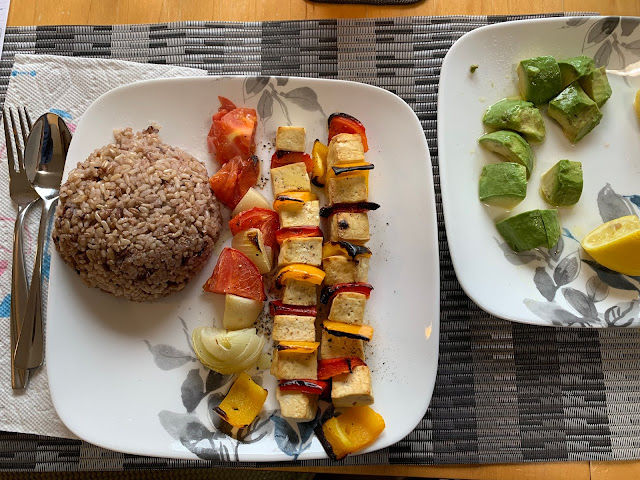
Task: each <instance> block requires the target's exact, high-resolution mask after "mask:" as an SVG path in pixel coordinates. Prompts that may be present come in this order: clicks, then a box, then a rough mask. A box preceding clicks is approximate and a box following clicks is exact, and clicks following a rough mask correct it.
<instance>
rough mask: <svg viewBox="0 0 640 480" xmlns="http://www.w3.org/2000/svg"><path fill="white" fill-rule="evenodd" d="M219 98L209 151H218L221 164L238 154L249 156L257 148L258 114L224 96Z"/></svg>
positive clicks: (209, 138)
mask: <svg viewBox="0 0 640 480" xmlns="http://www.w3.org/2000/svg"><path fill="white" fill-rule="evenodd" d="M218 99H219V100H220V104H221V105H220V108H219V110H218V112H217V113H216V114H215V115H214V116H213V119H212V120H213V123H212V125H211V129H210V130H209V134H208V135H207V145H208V147H209V151H210V152H214V151H215V152H216V160H217V161H218V163H219V164H220V165H224V164H225V163H227V162H228V161H229V160H231V159H232V158H234V157H236V156H238V155H240V157H242V158H249V157H250V156H251V155H253V152H255V150H256V142H255V135H256V125H257V124H258V114H257V113H256V111H255V109H253V108H237V107H236V106H235V105H234V104H233V102H231V101H230V100H228V99H226V98H224V97H218Z"/></svg>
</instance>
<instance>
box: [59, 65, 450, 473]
mask: <svg viewBox="0 0 640 480" xmlns="http://www.w3.org/2000/svg"><path fill="white" fill-rule="evenodd" d="M218 95H222V96H225V97H227V98H229V99H231V100H232V101H234V102H236V103H237V104H238V105H244V106H250V107H254V108H257V110H258V114H259V116H260V118H261V121H260V123H259V126H258V130H257V135H256V140H257V144H258V151H257V153H258V156H259V157H260V158H261V159H262V174H263V175H262V178H263V179H262V181H261V182H260V184H261V186H264V192H263V193H264V194H265V196H266V197H267V198H272V195H271V186H270V181H269V180H268V179H269V159H270V158H271V154H272V153H273V145H272V143H273V139H274V138H275V130H276V128H277V127H278V126H279V125H287V124H289V125H291V124H293V125H302V126H305V127H306V128H307V150H308V151H310V150H311V146H312V143H313V140H314V139H316V138H320V139H326V136H327V128H326V123H327V115H328V114H330V113H332V112H336V111H344V112H348V113H349V114H351V115H354V116H356V117H357V118H359V119H361V120H362V121H363V123H364V124H365V126H366V128H367V134H368V137H369V144H370V150H369V153H368V154H367V155H368V158H369V160H370V161H371V162H373V163H374V164H375V165H376V168H375V170H373V173H372V174H371V177H370V179H371V180H370V184H371V199H372V200H373V201H376V202H378V203H380V204H381V205H382V207H381V208H380V209H379V210H378V211H376V212H375V214H372V215H371V235H372V239H371V242H370V243H369V246H370V247H371V249H372V251H373V253H374V255H373V258H372V260H371V271H370V277H369V280H370V282H371V283H372V284H373V285H374V287H375V290H374V292H373V294H372V296H371V300H370V301H369V302H368V305H367V313H366V315H367V320H368V322H369V323H371V324H372V325H373V326H374V327H375V329H376V333H375V336H374V339H373V340H372V342H371V345H370V346H368V347H367V363H368V364H369V365H370V366H371V370H372V382H373V389H374V394H375V399H376V401H375V404H374V408H375V410H376V411H378V412H379V413H381V414H382V415H383V416H384V418H385V421H386V425H387V428H386V429H385V431H384V432H383V434H382V435H381V436H380V437H379V438H378V439H377V441H376V442H375V443H374V444H373V445H371V446H370V447H369V448H368V449H367V450H366V451H373V450H377V449H380V448H383V447H386V446H388V445H390V444H392V443H395V442H397V441H399V440H401V439H402V438H404V437H405V436H406V435H407V434H409V433H410V432H411V430H413V428H414V427H415V426H416V425H417V424H418V422H419V421H420V420H421V419H422V417H423V415H424V413H425V411H426V409H427V406H428V405H429V401H430V399H431V393H432V391H433V386H434V383H435V376H436V369H437V363H438V340H439V329H438V325H439V324H438V320H439V274H438V243H437V228H436V213H435V198H434V195H433V179H432V176H431V163H430V158H429V151H428V148H427V144H426V141H425V138H424V133H423V131H422V128H421V126H420V123H419V121H418V119H417V117H416V116H415V114H414V113H413V111H412V110H411V109H410V108H409V107H408V106H407V104H405V103H404V102H403V101H402V100H400V99H399V98H398V97H396V96H395V95H393V94H391V93H389V92H387V91H385V90H382V89H379V88H376V87H371V86H368V85H364V84H359V83H351V82H340V81H334V80H314V79H302V78H281V77H278V78H276V77H271V78H270V77H258V78H256V77H204V78H188V79H172V80H155V81H150V82H144V83H138V84H134V85H130V86H127V87H122V88H118V89H116V90H113V91H111V92H109V93H107V94H106V95H104V96H103V97H101V98H100V99H98V100H97V101H96V102H95V103H94V104H93V105H92V106H91V107H90V108H89V109H88V110H87V112H86V113H85V115H84V116H83V117H82V120H81V121H80V123H79V125H78V128H77V130H76V132H75V135H74V139H73V142H72V145H71V149H70V151H69V158H68V161H67V167H68V169H67V170H70V169H71V168H72V167H73V166H74V165H75V164H76V163H77V162H79V161H83V160H84V159H85V158H86V157H87V156H88V155H89V153H90V152H92V151H93V150H94V149H95V148H98V147H100V146H102V145H106V144H107V143H109V142H111V141H112V136H111V132H112V130H113V129H114V128H119V127H120V128H121V127H125V126H131V127H133V128H134V129H144V128H146V127H147V126H148V125H149V124H150V123H151V122H155V123H156V124H157V125H158V126H159V127H160V136H161V138H162V139H163V140H164V141H165V142H166V143H169V144H172V145H176V146H179V147H182V148H183V149H185V150H186V151H187V152H189V153H191V154H192V155H194V156H195V157H197V158H199V159H201V160H203V161H204V162H205V164H206V166H207V168H208V169H209V171H210V172H211V173H212V172H214V171H215V170H216V169H217V165H216V164H215V161H214V160H213V159H212V158H211V156H210V154H209V153H208V152H207V146H206V135H207V132H208V130H209V127H210V125H211V116H212V114H213V113H214V112H215V111H217V109H218V106H219V102H218V99H217V96H218ZM408 172H411V174H410V175H409V174H408ZM66 173H67V174H68V171H67V172H66ZM415 205H420V206H421V208H420V209H417V208H413V207H414V206H415ZM225 220H228V212H227V214H226V218H225ZM225 225H226V221H225ZM229 243H230V233H229V231H228V228H225V230H224V233H223V236H222V238H221V239H220V241H219V242H218V244H217V246H216V251H215V252H214V255H213V256H212V258H211V259H210V261H209V264H208V265H207V266H206V267H205V269H204V270H203V271H202V272H201V273H200V274H199V276H197V277H196V278H195V279H194V280H193V281H192V282H191V283H190V284H189V285H188V286H187V287H186V288H185V289H184V290H183V291H182V292H179V293H177V294H174V295H172V296H169V297H167V298H165V299H163V300H161V301H158V302H154V303H146V304H142V303H133V302H128V301H126V300H122V299H118V298H115V297H111V296H109V295H107V294H105V293H102V292H100V291H97V290H95V289H89V288H87V287H86V286H85V285H84V284H83V283H82V281H81V280H80V279H79V277H78V276H77V275H76V274H75V272H74V271H72V270H71V269H70V268H68V267H67V266H66V265H64V264H63V263H62V261H61V260H60V258H59V256H58V255H56V254H53V255H52V259H51V280H50V289H49V307H48V325H47V332H48V333H47V335H48V337H47V366H48V374H49V382H50V389H51V395H52V399H53V403H54V405H55V407H56V410H57V412H58V414H59V415H60V418H61V419H62V420H63V422H64V423H65V424H66V425H67V427H68V428H69V429H70V430H71V431H72V432H74V433H75V434H76V435H78V436H79V437H81V438H82V439H84V440H87V441H88V442H91V443H94V444H97V445H100V446H102V447H106V448H111V449H114V450H119V451H123V452H127V453H135V454H140V455H152V456H162V457H175V458H185V459H190V458H202V459H210V460H230V461H237V460H241V461H280V460H293V459H300V460H304V459H315V458H325V457H326V455H325V452H324V450H323V449H322V446H321V445H320V442H319V441H318V440H317V439H316V438H315V436H314V435H313V427H314V426H315V424H316V421H317V420H316V421H312V422H308V423H301V424H294V423H289V422H287V421H285V420H284V419H283V418H282V417H281V416H280V412H279V410H278V403H277V401H276V399H275V379H274V378H273V377H272V376H271V375H270V374H269V373H268V372H264V371H258V370H254V371H252V372H250V374H251V375H252V376H253V378H254V380H256V381H257V382H260V383H261V384H262V385H263V386H264V387H265V388H267V389H268V390H269V396H268V398H267V402H266V404H265V406H264V408H263V409H262V412H261V414H260V415H259V417H258V418H257V419H256V420H255V421H254V422H253V423H252V424H251V425H250V426H249V427H248V428H246V429H244V430H242V431H240V432H230V431H229V429H228V428H227V427H228V425H226V424H223V423H222V422H220V419H219V418H218V416H217V415H216V414H215V413H213V408H214V407H215V406H217V405H218V404H219V403H220V401H221V400H222V398H223V396H224V394H225V393H226V391H227V390H228V389H229V387H230V386H231V382H232V381H233V378H232V377H231V376H226V375H219V374H216V373H213V372H211V371H209V370H207V369H205V368H204V367H203V366H202V365H200V363H199V362H198V361H196V359H195V355H194V354H193V351H192V350H191V346H190V345H191V343H190V336H191V331H192V330H193V328H195V327H197V326H199V325H218V326H221V323H222V322H221V320H222V312H223V303H224V301H223V298H222V297H221V296H220V295H214V294H211V293H205V292H203V291H202V285H203V284H204V282H205V281H206V279H207V278H208V277H209V275H211V272H212V270H213V267H214V265H215V263H216V260H217V257H218V254H219V252H220V250H221V249H222V248H223V247H224V246H227V245H229ZM267 317H268V316H267ZM263 326H264V325H263ZM267 327H268V325H267ZM416 371H418V372H419V373H416ZM230 433H234V435H232V436H231V435H229V434H230Z"/></svg>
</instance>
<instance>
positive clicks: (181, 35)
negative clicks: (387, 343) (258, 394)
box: [0, 16, 640, 471]
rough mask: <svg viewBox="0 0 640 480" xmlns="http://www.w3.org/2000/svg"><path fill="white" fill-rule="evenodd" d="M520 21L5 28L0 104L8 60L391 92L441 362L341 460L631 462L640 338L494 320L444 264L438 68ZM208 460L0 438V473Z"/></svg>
mask: <svg viewBox="0 0 640 480" xmlns="http://www.w3.org/2000/svg"><path fill="white" fill-rule="evenodd" d="M519 18H524V17H505V16H493V17H409V18H397V19H367V20H338V21H336V20H318V21H288V22H262V23H257V22H256V23H219V22H183V23H172V24H157V25H118V26H53V27H13V28H9V29H8V30H7V36H6V39H5V45H4V52H3V56H2V61H1V62H0V99H2V98H4V94H5V92H6V88H7V84H8V79H9V77H10V75H12V63H13V57H14V55H15V54H16V53H48V54H58V55H75V56H88V57H111V58H118V59H127V60H134V61H139V62H149V63H167V64H176V65H184V66H192V67H198V68H204V69H206V70H208V71H209V72H210V73H211V74H223V73H224V74H249V75H251V74H260V75H276V74H277V75H293V76H308V77H323V78H338V79H345V80H356V81H361V82H366V83H370V84H373V85H377V86H380V87H383V88H386V89H388V90H390V91H392V92H394V93H396V94H398V95H399V96H401V97H402V98H403V99H404V100H405V101H406V102H407V103H408V104H409V105H410V106H411V107H412V108H413V109H414V111H415V112H416V113H417V115H418V117H419V119H420V121H421V123H422V126H423V128H424V132H425V135H426V137H427V140H428V142H429V146H430V148H431V155H432V161H433V164H434V170H433V174H434V179H435V185H436V199H437V202H438V222H439V227H440V228H439V235H440V237H439V243H440V262H441V263H440V266H441V288H442V294H441V311H442V317H441V320H442V324H441V347H440V348H441V354H440V365H439V371H438V379H437V383H436V388H435V392H434V396H433V399H432V402H431V408H430V409H429V411H428V412H427V414H426V415H425V417H424V418H423V420H422V421H421V422H420V424H419V425H418V427H417V428H416V429H415V430H414V431H413V432H412V433H411V434H410V435H409V436H408V437H407V438H405V439H404V440H402V441H401V442H399V443H397V444H396V445H394V446H392V447H390V448H388V449H385V450H383V451H381V452H377V453H373V454H369V455H364V456H358V457H353V458H349V459H347V462H346V463H347V464H362V463H391V464H452V463H509V462H523V461H558V460H574V461H575V460H614V459H637V458H640V331H638V330H627V329H622V330H614V329H604V330H594V329H554V328H542V327H532V326H527V325H521V324H515V323H510V322H506V321H502V320H499V319H496V318H494V317H491V316H489V315H488V314H486V313H484V312H483V311H482V310H480V309H479V308H478V307H477V306H476V305H475V304H474V303H473V302H471V301H470V300H469V299H468V298H467V297H466V296H465V294H464V293H463V291H462V290H461V288H460V285H459V284H458V282H457V280H456V276H455V273H454V271H453V268H452V264H451V259H450V257H449V252H448V249H447V242H446V235H445V231H444V224H443V217H442V209H441V199H440V191H439V183H440V182H439V173H438V145H437V138H436V103H437V95H438V80H439V74H440V66H441V63H442V59H443V58H444V56H445V54H446V52H447V50H448V49H449V48H450V47H451V45H452V44H453V42H455V41H456V40H457V39H458V38H460V37H461V36H462V35H464V34H465V33H467V32H469V31H471V30H473V29H475V28H478V27H480V26H483V25H487V24H490V23H495V22H504V21H507V20H514V19H519ZM416 381H420V377H419V373H417V374H416ZM398 408H402V405H398ZM305 463H306V464H308V465H322V464H325V463H326V462H322V461H314V462H305ZM212 464H213V463H211V462H199V461H193V462H190V461H178V460H166V459H153V458H143V457H136V456H131V455H124V454H119V453H115V452H111V451H107V450H103V449H101V448H98V447H95V446H92V445H89V444H86V443H83V442H79V441H73V440H62V439H55V438H49V437H38V436H32V435H24V434H15V433H6V432H0V469H3V470H7V469H14V470H15V469H23V470H32V471H33V470H38V471H41V470H50V471H62V470H122V469H142V468H158V469H164V468H178V467H180V468H185V467H208V466H211V465H212ZM242 466H247V464H243V465H242Z"/></svg>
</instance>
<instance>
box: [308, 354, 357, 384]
mask: <svg viewBox="0 0 640 480" xmlns="http://www.w3.org/2000/svg"><path fill="white" fill-rule="evenodd" d="M360 365H366V363H364V361H362V359H361V358H358V357H340V358H323V359H322V360H318V379H319V380H329V379H330V378H332V377H335V376H336V375H341V374H343V373H352V372H353V368H354V367H358V366H360Z"/></svg>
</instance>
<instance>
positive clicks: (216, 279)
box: [202, 248, 266, 300]
mask: <svg viewBox="0 0 640 480" xmlns="http://www.w3.org/2000/svg"><path fill="white" fill-rule="evenodd" d="M202 288H203V289H204V290H205V291H207V292H212V293H222V294H227V293H232V294H233V295H238V296H239V297H244V298H251V299H252V300H264V299H265V298H266V297H265V294H264V287H263V284H262V275H260V271H259V270H258V267H256V266H255V265H254V264H253V262H252V261H251V260H249V259H248V258H247V256H246V255H244V254H243V253H241V252H239V251H238V250H234V249H233V248H225V249H224V250H222V253H221V254H220V257H219V258H218V263H216V267H215V268H214V269H213V273H212V274H211V277H210V278H209V280H207V282H206V283H205V284H204V285H203V286H202Z"/></svg>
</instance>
